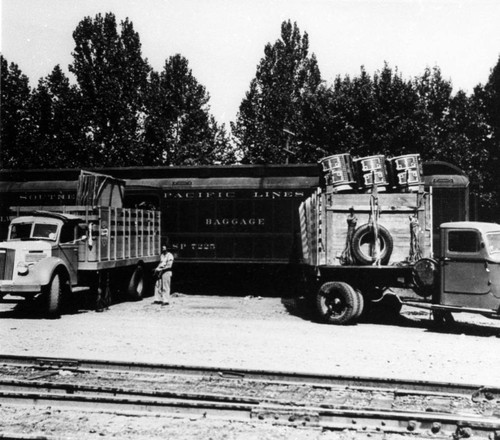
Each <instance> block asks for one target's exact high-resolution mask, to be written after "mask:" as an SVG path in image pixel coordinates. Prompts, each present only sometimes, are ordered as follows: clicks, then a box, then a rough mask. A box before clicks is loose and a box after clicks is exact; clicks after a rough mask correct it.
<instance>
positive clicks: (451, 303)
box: [433, 222, 500, 316]
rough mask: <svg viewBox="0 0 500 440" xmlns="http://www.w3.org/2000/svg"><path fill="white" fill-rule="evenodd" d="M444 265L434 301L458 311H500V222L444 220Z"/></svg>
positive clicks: (442, 249) (487, 312)
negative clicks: (445, 221) (447, 221)
mask: <svg viewBox="0 0 500 440" xmlns="http://www.w3.org/2000/svg"><path fill="white" fill-rule="evenodd" d="M440 266H441V277H440V289H439V292H438V293H437V295H438V297H436V298H434V301H433V302H434V303H437V304H440V305H442V306H447V307H450V308H456V309H457V310H455V311H460V310H461V309H468V310H463V311H478V312H479V311H480V310H484V311H485V314H486V315H491V316H494V315H498V312H499V307H500V225H498V224H495V223H482V222H450V223H443V224H442V225H441V259H440ZM451 311H453V310H451Z"/></svg>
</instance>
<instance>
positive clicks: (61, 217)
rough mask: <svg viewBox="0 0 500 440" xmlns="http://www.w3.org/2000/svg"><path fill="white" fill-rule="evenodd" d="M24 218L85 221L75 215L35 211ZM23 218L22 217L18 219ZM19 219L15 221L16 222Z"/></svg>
mask: <svg viewBox="0 0 500 440" xmlns="http://www.w3.org/2000/svg"><path fill="white" fill-rule="evenodd" d="M22 217H24V218H25V217H32V218H35V217H48V218H56V219H58V220H62V221H63V222H65V223H67V222H81V221H83V219H82V218H81V217H80V216H77V215H73V214H65V213H64V214H63V213H60V212H51V211H33V212H32V213H30V214H24V215H23V216H22ZM18 218H21V217H18ZM15 220H17V219H14V220H13V221H15Z"/></svg>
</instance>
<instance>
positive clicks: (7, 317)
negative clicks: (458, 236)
mask: <svg viewBox="0 0 500 440" xmlns="http://www.w3.org/2000/svg"><path fill="white" fill-rule="evenodd" d="M300 312H301V308H300V307H297V304H296V302H295V301H294V300H291V299H290V300H286V299H280V298H261V297H227V296H225V297H222V296H187V295H180V294H178V295H176V296H175V297H174V298H172V302H171V304H170V306H159V305H156V304H152V299H151V298H146V299H144V300H143V301H141V302H126V303H121V304H115V305H113V306H112V307H111V308H110V309H109V310H108V311H105V312H103V313H96V312H94V311H81V312H79V313H75V314H71V315H63V316H62V317H61V318H60V319H55V320H50V319H42V318H40V317H39V316H36V315H32V314H30V313H29V312H28V311H26V312H23V311H16V308H15V307H14V306H13V305H12V304H0V319H1V321H0V340H1V352H2V353H5V354H24V355H38V356H58V357H77V358H78V357H82V358H90V359H112V360H124V361H127V360H134V361H140V362H158V363H168V364H183V365H196V366H216V367H217V366H223V367H224V368H252V369H264V370H282V371H299V372H313V373H324V374H341V375H342V374H344V375H360V376H375V377H395V378H404V379H424V378H425V379H427V380H434V381H451V382H464V383H474V384H485V385H486V384H488V385H495V386H500V369H499V368H498V364H499V361H500V352H499V350H498V347H499V341H498V337H499V336H500V322H499V321H493V320H488V319H486V318H483V317H477V316H474V315H468V314H467V315H466V314H463V315H459V314H457V315H455V316H456V319H457V320H458V319H459V320H460V321H459V322H457V324H456V325H454V326H452V327H451V328H448V329H445V330H438V329H436V328H433V326H432V323H431V322H430V320H429V314H428V313H427V312H425V311H419V310H416V309H413V310H412V309H404V310H403V318H402V319H401V320H399V321H397V322H392V323H389V322H384V321H381V322H362V323H358V324H357V325H353V326H332V325H323V324H318V323H316V322H313V321H311V320H309V319H308V318H307V316H301V314H300Z"/></svg>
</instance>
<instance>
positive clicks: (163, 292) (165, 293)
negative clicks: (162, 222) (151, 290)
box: [154, 244, 174, 306]
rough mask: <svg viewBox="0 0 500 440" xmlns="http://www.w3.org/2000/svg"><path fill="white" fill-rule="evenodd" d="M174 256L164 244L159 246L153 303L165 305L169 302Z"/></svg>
mask: <svg viewBox="0 0 500 440" xmlns="http://www.w3.org/2000/svg"><path fill="white" fill-rule="evenodd" d="M173 263H174V256H173V255H172V254H171V253H170V252H168V250H167V246H166V245H165V244H163V245H162V247H161V255H160V264H159V265H158V267H157V268H156V269H155V278H156V284H155V300H154V304H161V305H163V306H166V305H168V304H169V302H170V282H171V280H172V264H173Z"/></svg>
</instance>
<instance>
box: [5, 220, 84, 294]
mask: <svg viewBox="0 0 500 440" xmlns="http://www.w3.org/2000/svg"><path fill="white" fill-rule="evenodd" d="M83 232H84V229H83V224H82V220H81V218H79V217H76V216H73V215H70V214H58V213H52V212H36V213H34V214H33V215H26V216H21V217H18V218H15V219H14V220H12V222H11V224H10V226H9V231H8V237H7V240H6V241H5V242H3V243H0V276H1V278H0V295H1V296H4V295H5V294H6V293H9V294H10V295H13V296H23V297H35V296H37V295H38V294H40V293H42V291H43V289H44V286H47V285H48V284H49V283H50V282H51V279H52V278H53V275H54V272H55V271H56V270H58V271H59V272H60V276H61V277H62V280H63V281H64V282H66V283H67V282H69V283H71V285H75V284H76V283H77V281H78V279H77V271H78V251H79V242H80V241H81V240H82V239H84V238H86V237H85V236H84V235H83Z"/></svg>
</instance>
